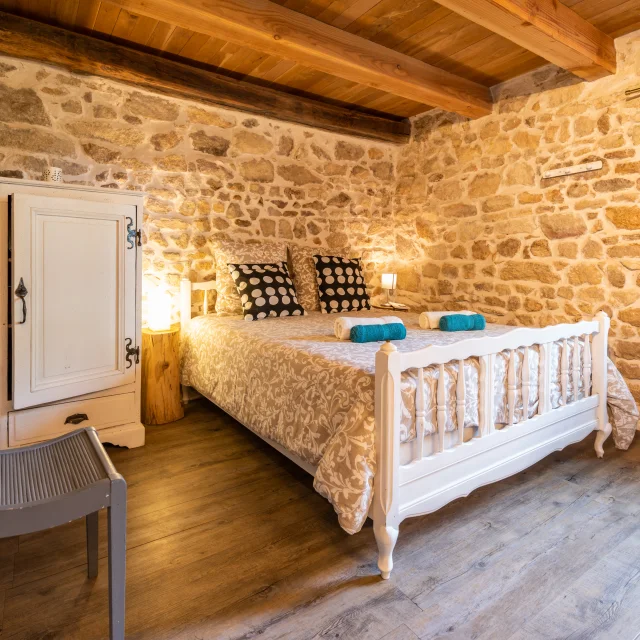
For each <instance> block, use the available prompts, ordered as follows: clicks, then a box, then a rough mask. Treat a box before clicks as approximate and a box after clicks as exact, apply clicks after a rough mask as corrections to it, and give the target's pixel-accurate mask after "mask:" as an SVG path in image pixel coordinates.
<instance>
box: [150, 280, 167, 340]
mask: <svg viewBox="0 0 640 640" xmlns="http://www.w3.org/2000/svg"><path fill="white" fill-rule="evenodd" d="M147 304H148V309H147V326H148V327H149V329H151V330H152V331H168V330H169V329H171V296H170V295H169V292H168V291H167V290H166V289H165V288H164V287H155V288H154V289H152V290H151V291H149V295H148V297H147Z"/></svg>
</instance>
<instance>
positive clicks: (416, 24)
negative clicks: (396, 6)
mask: <svg viewBox="0 0 640 640" xmlns="http://www.w3.org/2000/svg"><path fill="white" fill-rule="evenodd" d="M449 14H451V11H449V9H446V8H445V7H442V6H440V5H439V4H436V3H435V2H430V3H424V5H422V10H421V11H416V12H414V13H413V14H409V15H407V16H405V17H404V18H402V19H400V20H397V21H396V22H395V23H394V24H393V25H391V27H389V28H388V29H385V30H384V31H381V32H380V33H378V34H376V35H375V36H373V38H372V40H373V41H374V42H377V43H378V44H380V45H382V46H383V47H390V48H391V49H396V50H398V51H399V50H400V49H399V46H400V45H402V44H403V43H405V42H406V41H407V40H409V39H411V38H413V37H414V36H416V35H417V34H419V33H421V32H422V31H424V30H425V29H427V28H428V27H429V26H431V25H432V24H434V23H436V22H437V21H438V20H440V19H441V18H443V17H444V16H447V15H449Z"/></svg>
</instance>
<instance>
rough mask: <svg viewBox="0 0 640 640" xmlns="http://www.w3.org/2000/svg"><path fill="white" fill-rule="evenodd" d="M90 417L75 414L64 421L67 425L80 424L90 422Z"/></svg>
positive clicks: (83, 414) (84, 414)
mask: <svg viewBox="0 0 640 640" xmlns="http://www.w3.org/2000/svg"><path fill="white" fill-rule="evenodd" d="M88 419H89V416H88V415H87V414H86V413H74V414H73V415H72V416H67V419H66V420H65V421H64V423H65V424H80V423H81V422H84V421H85V420H88Z"/></svg>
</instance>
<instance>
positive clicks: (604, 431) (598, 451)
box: [594, 422, 611, 458]
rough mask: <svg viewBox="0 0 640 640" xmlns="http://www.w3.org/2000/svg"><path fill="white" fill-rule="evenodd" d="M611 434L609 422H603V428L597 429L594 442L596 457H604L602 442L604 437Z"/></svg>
mask: <svg viewBox="0 0 640 640" xmlns="http://www.w3.org/2000/svg"><path fill="white" fill-rule="evenodd" d="M610 435H611V423H609V422H607V423H605V426H604V429H598V431H597V432H596V443H595V445H594V449H595V450H596V455H597V456H598V458H603V457H604V447H603V445H604V443H605V441H606V439H607V438H608V437H609V436H610Z"/></svg>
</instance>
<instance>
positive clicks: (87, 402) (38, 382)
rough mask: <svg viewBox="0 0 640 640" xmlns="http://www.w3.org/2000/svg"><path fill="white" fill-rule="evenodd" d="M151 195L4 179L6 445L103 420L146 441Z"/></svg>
mask: <svg viewBox="0 0 640 640" xmlns="http://www.w3.org/2000/svg"><path fill="white" fill-rule="evenodd" d="M142 205H143V194H141V193H136V192H128V191H126V192H125V191H114V190H108V189H98V188H92V187H82V186H69V185H63V184H59V185H58V184H55V183H50V182H32V181H26V180H11V179H0V278H1V281H2V283H3V286H2V289H1V291H0V310H1V311H0V313H1V316H2V327H1V329H0V353H1V354H2V358H0V360H1V362H0V385H1V386H0V449H5V448H9V447H19V446H23V445H26V444H31V443H34V442H39V441H42V440H47V439H49V438H53V437H56V436H58V435H61V434H63V433H66V432H68V431H72V430H74V429H77V428H78V427H79V426H93V427H95V428H96V429H97V430H98V433H99V435H100V439H101V440H102V441H103V442H110V443H112V444H116V445H122V446H127V447H136V446H141V445H142V444H144V426H143V425H142V424H141V422H140V364H139V354H140V352H139V347H140V344H141V334H140V326H141V321H140V294H141V250H140V234H139V229H140V225H141V224H142Z"/></svg>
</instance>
